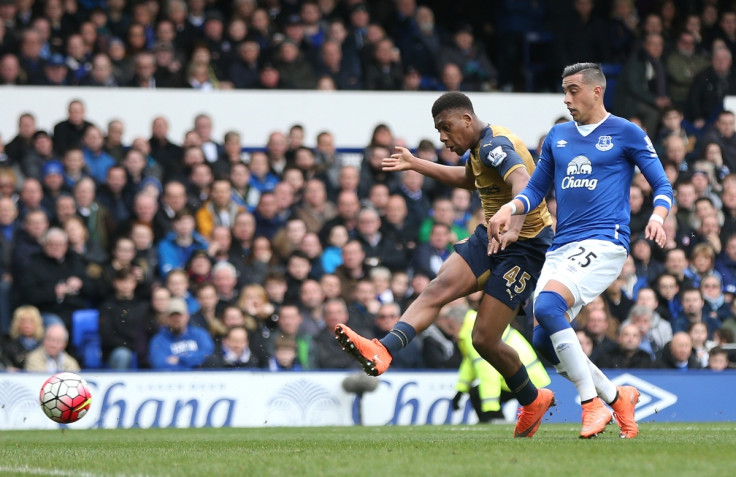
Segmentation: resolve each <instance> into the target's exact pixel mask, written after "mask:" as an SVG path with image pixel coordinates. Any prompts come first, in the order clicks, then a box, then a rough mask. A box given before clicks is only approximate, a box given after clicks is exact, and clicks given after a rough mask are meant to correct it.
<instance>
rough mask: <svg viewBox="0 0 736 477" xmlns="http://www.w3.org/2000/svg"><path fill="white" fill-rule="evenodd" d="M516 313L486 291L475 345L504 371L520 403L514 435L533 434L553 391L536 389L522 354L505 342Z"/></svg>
mask: <svg viewBox="0 0 736 477" xmlns="http://www.w3.org/2000/svg"><path fill="white" fill-rule="evenodd" d="M516 313H517V310H516V309H511V308H509V307H508V306H507V305H506V304H505V303H503V302H501V301H499V300H498V299H497V298H495V297H493V296H491V295H488V294H485V295H484V296H483V300H482V301H481V303H480V308H479V310H478V316H477V318H476V321H475V326H474V327H473V347H474V348H475V349H476V351H478V354H480V356H481V357H482V358H483V359H485V360H486V361H488V362H489V363H490V364H491V366H493V367H494V368H496V370H497V371H498V372H499V373H501V375H502V376H503V377H504V379H505V381H506V384H507V385H508V387H509V389H510V390H511V392H513V393H514V394H515V395H516V399H517V400H518V401H519V404H521V411H520V412H519V416H518V419H517V422H516V427H515V429H514V437H532V436H533V435H534V433H536V432H537V429H539V425H540V424H541V422H542V418H543V417H544V414H545V413H546V412H547V410H548V409H549V408H550V406H552V405H553V404H554V393H553V392H552V391H550V390H549V389H537V387H536V386H535V385H534V383H533V382H532V380H531V379H530V378H529V374H528V372H527V369H526V367H525V366H524V364H523V363H522V362H521V359H520V358H519V354H518V353H517V352H516V351H515V350H514V349H513V348H512V347H511V346H509V345H507V344H506V343H505V342H504V341H503V332H504V330H505V329H506V326H507V325H508V324H509V323H511V321H513V319H514V318H515V317H516Z"/></svg>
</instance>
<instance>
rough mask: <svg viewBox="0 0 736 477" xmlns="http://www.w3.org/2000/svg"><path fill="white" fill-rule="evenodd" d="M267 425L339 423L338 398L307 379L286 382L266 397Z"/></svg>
mask: <svg viewBox="0 0 736 477" xmlns="http://www.w3.org/2000/svg"><path fill="white" fill-rule="evenodd" d="M267 406H268V408H267V414H268V417H267V418H266V424H267V425H269V426H285V425H289V426H294V425H297V426H333V425H337V424H339V420H338V419H337V417H336V416H339V415H340V400H339V399H337V397H335V396H333V395H332V393H330V392H329V391H328V390H327V389H325V388H324V387H323V386H321V385H319V384H316V383H314V382H312V381H308V380H306V379H300V380H298V381H295V382H293V383H289V384H287V385H285V386H284V387H282V388H281V389H279V390H278V391H277V392H276V395H274V396H273V397H272V398H271V399H269V401H268V405H267Z"/></svg>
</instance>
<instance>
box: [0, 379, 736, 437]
mask: <svg viewBox="0 0 736 477" xmlns="http://www.w3.org/2000/svg"><path fill="white" fill-rule="evenodd" d="M550 371H552V370H550ZM629 371H630V372H626V371H616V370H606V374H607V375H608V376H609V377H610V378H611V379H612V380H613V382H614V383H615V384H616V385H624V384H630V385H634V386H636V387H637V388H638V389H639V390H640V391H641V397H640V399H639V403H638V405H637V408H636V419H637V420H640V421H642V420H643V421H649V422H654V421H658V422H672V421H677V422H716V421H718V422H736V406H734V405H733V396H734V394H736V370H730V371H724V372H721V373H715V372H711V371H706V370H703V371H700V370H697V371H689V372H681V371H678V370H629ZM351 374H352V373H349V372H332V371H326V372H293V373H292V372H280V373H268V372H257V371H219V372H217V371H212V372H206V371H202V372H173V373H171V372H138V373H113V372H108V373H92V372H89V373H87V372H85V373H82V375H83V376H84V378H85V379H86V380H87V381H88V382H89V384H90V387H91V392H92V405H91V407H90V410H89V413H88V415H86V416H85V417H84V418H83V419H81V420H80V421H79V422H77V423H75V424H71V425H70V426H69V427H71V428H78V429H87V428H130V427H140V428H149V427H264V426H328V425H329V426H346V425H354V424H357V423H359V422H360V417H359V416H360V415H361V412H360V411H361V410H362V423H363V424H366V425H378V426H380V425H424V424H473V423H475V422H477V417H476V416H475V413H474V412H473V409H472V406H471V405H470V403H469V402H468V400H467V397H464V398H463V400H462V401H461V402H460V405H461V408H460V410H458V411H454V412H453V410H452V407H451V404H450V402H451V400H452V397H453V396H454V395H455V386H454V385H455V382H456V380H457V373H456V372H454V371H444V372H443V371H432V372H422V371H417V372H409V371H406V372H402V371H393V370H391V371H389V372H388V373H385V374H383V375H381V376H380V378H379V383H378V386H377V388H376V390H375V391H373V392H370V393H366V394H365V395H364V397H363V400H362V405H361V406H358V405H357V400H356V399H355V395H354V394H351V393H347V392H345V391H344V390H343V388H342V382H343V380H344V379H345V378H346V377H348V376H350V375H351ZM47 377H48V376H47V375H46V374H26V373H0V430H5V429H55V428H58V427H59V424H56V423H54V422H53V421H51V420H49V419H48V418H46V416H45V415H44V413H43V411H42V410H41V407H40V404H39V390H40V388H41V385H42V384H43V382H44V381H45V380H46V378H47ZM550 378H552V383H551V385H550V389H552V390H554V392H555V398H556V400H557V403H558V404H557V406H556V407H555V408H554V409H553V410H552V412H551V413H550V415H549V416H548V417H547V418H545V422H547V421H549V422H567V423H570V422H578V421H579V419H580V400H579V398H578V395H577V392H576V391H575V387H574V386H572V385H571V384H570V382H569V381H567V380H565V379H564V378H562V377H560V376H559V375H557V374H555V373H554V372H551V373H550ZM516 405H517V403H516V401H515V400H512V401H509V402H508V403H506V405H505V406H504V414H505V416H506V419H507V420H508V421H509V422H513V420H514V419H515V417H516V416H515V411H516Z"/></svg>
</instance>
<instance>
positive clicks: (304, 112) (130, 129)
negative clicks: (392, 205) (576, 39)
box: [0, 86, 567, 148]
mask: <svg viewBox="0 0 736 477" xmlns="http://www.w3.org/2000/svg"><path fill="white" fill-rule="evenodd" d="M440 94H441V93H439V92H430V93H425V92H419V93H401V92H386V93H379V92H342V91H340V92H327V91H254V90H250V91H242V90H241V91H211V92H200V91H194V90H179V89H159V90H143V89H133V88H119V89H106V88H73V87H65V88H51V87H46V88H37V87H17V86H16V87H14V86H2V87H0V104H2V110H3V114H2V115H0V135H2V138H3V140H4V141H5V142H6V143H7V142H8V141H10V139H12V138H13V137H14V136H15V135H16V134H17V130H18V117H19V116H20V115H21V114H22V113H24V112H30V113H32V114H33V115H34V116H35V117H36V120H37V123H38V126H39V128H41V129H46V130H48V131H51V130H52V129H53V126H54V124H56V123H58V122H59V121H62V120H64V119H66V115H67V113H66V112H67V105H68V103H69V101H71V100H72V99H81V100H82V101H84V103H85V105H86V107H87V119H88V120H90V121H91V122H93V123H94V124H97V125H99V126H102V127H103V129H106V127H107V123H108V122H109V121H110V120H112V119H121V120H122V121H123V122H124V124H125V136H124V139H125V142H126V143H130V142H131V141H132V140H133V138H135V137H137V136H143V137H146V138H148V137H150V135H151V123H152V121H153V119H154V118H155V117H156V116H164V117H166V118H167V119H168V120H169V123H170V134H169V137H170V139H172V140H173V141H174V142H179V143H180V142H181V141H182V140H183V138H184V133H185V132H186V131H187V130H189V129H191V128H192V126H193V123H194V117H195V116H196V115H197V114H200V113H207V114H210V115H211V116H212V117H213V120H214V124H213V127H214V131H213V134H214V137H215V138H216V139H217V140H221V139H222V137H223V135H224V134H225V132H226V131H228V130H231V129H234V130H236V131H238V132H240V133H241V135H242V137H243V145H244V146H246V147H262V146H264V145H265V143H266V140H267V138H268V134H269V133H270V132H272V131H274V130H281V131H284V132H286V131H288V128H289V127H290V126H292V125H293V124H295V123H300V124H302V125H304V127H305V133H306V135H305V138H306V144H307V145H308V146H313V145H314V141H315V138H316V135H317V134H318V133H319V132H321V131H323V130H328V131H330V132H332V133H333V134H334V135H335V138H336V145H337V146H339V147H365V146H366V145H367V144H368V142H369V141H370V136H371V133H372V132H373V128H374V127H375V126H376V125H377V124H379V123H385V124H388V125H389V127H391V129H392V131H393V132H394V134H395V135H397V136H399V137H402V138H405V139H406V141H407V143H408V144H409V145H410V146H411V147H415V146H416V145H417V143H418V142H419V140H421V139H423V138H428V139H432V140H433V142H434V143H435V145H437V146H439V145H440V144H439V140H438V136H437V133H436V131H435V129H434V124H433V122H432V115H431V108H432V103H433V102H434V100H435V99H436V98H437V97H438V96H439V95H440ZM468 95H469V96H470V98H471V99H472V100H473V103H474V106H475V110H476V113H477V114H478V116H479V117H480V118H481V119H483V120H485V121H489V122H491V123H496V124H500V125H504V126H507V127H509V128H510V129H511V130H512V131H514V132H515V133H516V134H517V135H519V136H520V137H521V138H522V140H523V141H524V142H525V143H526V145H527V146H528V147H530V148H535V147H536V145H537V142H538V141H539V138H540V136H542V135H543V134H545V133H546V132H547V131H548V130H549V128H550V127H551V126H552V124H553V123H554V120H555V119H556V118H558V117H559V116H561V115H566V114H567V110H566V109H565V107H564V104H563V103H562V95H561V94H520V93H519V94H511V93H468Z"/></svg>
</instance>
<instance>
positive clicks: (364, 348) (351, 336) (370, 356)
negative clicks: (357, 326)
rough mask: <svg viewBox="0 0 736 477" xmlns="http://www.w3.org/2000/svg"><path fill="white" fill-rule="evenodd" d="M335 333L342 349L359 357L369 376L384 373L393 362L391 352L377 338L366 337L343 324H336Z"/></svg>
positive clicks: (356, 357)
mask: <svg viewBox="0 0 736 477" xmlns="http://www.w3.org/2000/svg"><path fill="white" fill-rule="evenodd" d="M335 335H336V338H337V341H338V342H339V343H340V346H342V349H344V350H345V352H347V353H350V354H351V355H352V356H353V357H354V358H355V359H357V360H358V362H360V364H361V366H363V371H365V372H366V374H368V375H369V376H378V375H379V374H383V373H384V372H385V371H386V370H387V369H388V367H389V365H390V364H391V360H392V358H391V353H389V352H388V350H387V349H386V347H385V346H383V344H382V343H381V342H380V341H378V340H377V339H375V338H374V339H373V340H369V339H368V338H364V337H362V336H360V335H359V334H358V333H356V332H355V331H353V330H351V329H350V328H349V327H348V326H347V325H343V324H338V325H336V326H335Z"/></svg>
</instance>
